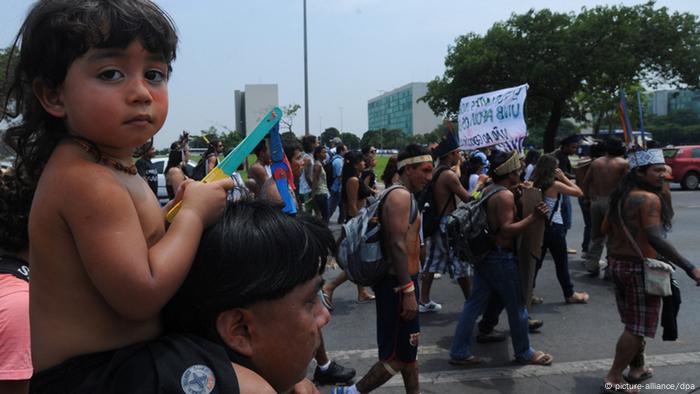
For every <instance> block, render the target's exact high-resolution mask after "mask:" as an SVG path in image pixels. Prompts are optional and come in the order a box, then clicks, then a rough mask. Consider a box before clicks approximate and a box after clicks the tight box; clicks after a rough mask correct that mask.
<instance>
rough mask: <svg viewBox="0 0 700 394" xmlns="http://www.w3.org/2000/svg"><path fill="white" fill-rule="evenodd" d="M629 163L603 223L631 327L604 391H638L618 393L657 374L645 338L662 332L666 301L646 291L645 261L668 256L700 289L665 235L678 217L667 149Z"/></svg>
mask: <svg viewBox="0 0 700 394" xmlns="http://www.w3.org/2000/svg"><path fill="white" fill-rule="evenodd" d="M628 160H629V166H630V172H629V173H628V174H627V175H625V176H624V178H623V179H622V181H621V182H620V184H619V185H618V187H617V189H616V190H615V191H614V192H613V193H612V194H611V195H610V205H609V207H610V208H609V211H608V216H607V217H606V220H605V221H604V223H603V226H604V229H605V231H606V232H607V235H608V237H609V242H608V245H609V250H608V264H609V267H610V271H611V274H612V279H613V282H614V283H615V299H616V301H617V309H618V312H619V313H620V317H621V319H622V322H623V323H624V325H625V328H624V331H623V332H622V335H620V338H619V340H618V341H617V344H616V346H615V358H614V360H613V364H612V366H611V368H610V370H609V371H608V373H607V375H606V376H605V378H604V384H603V385H602V387H601V392H604V393H619V392H638V391H637V390H631V389H629V390H620V389H619V387H620V386H617V388H618V389H617V390H615V389H616V387H615V385H620V384H623V383H639V382H641V381H643V380H645V379H648V378H651V377H652V376H653V374H654V371H653V370H652V369H651V368H649V367H648V366H647V365H646V363H645V359H644V348H645V340H644V338H645V337H648V338H653V337H654V335H655V334H656V328H657V325H658V320H659V311H660V308H661V297H659V296H654V295H649V294H646V292H645V290H644V268H643V265H644V263H643V259H644V258H647V257H648V258H657V257H658V255H662V256H663V257H664V258H666V259H667V260H669V261H670V262H672V263H674V264H675V265H676V266H677V267H678V268H680V269H681V270H683V271H685V273H686V274H687V275H688V276H689V277H690V278H691V279H692V280H694V281H695V282H696V284H697V285H698V286H700V269H698V268H696V267H695V266H694V265H693V264H691V262H690V261H688V259H686V258H685V257H683V256H681V255H680V253H679V252H678V251H677V250H676V248H675V247H674V246H673V245H672V244H671V243H670V242H669V241H668V240H667V239H666V238H665V237H664V235H665V233H666V231H668V230H669V229H670V228H671V216H672V213H671V208H670V204H669V203H667V202H666V201H665V198H664V195H663V193H662V190H663V183H664V176H665V175H666V169H665V162H664V157H663V153H662V151H661V149H649V150H641V151H637V152H633V153H631V154H629V156H628ZM628 366H629V368H630V369H629V371H628V373H627V375H625V376H624V377H623V372H624V371H625V369H626V368H627V367H628ZM611 387H612V388H611Z"/></svg>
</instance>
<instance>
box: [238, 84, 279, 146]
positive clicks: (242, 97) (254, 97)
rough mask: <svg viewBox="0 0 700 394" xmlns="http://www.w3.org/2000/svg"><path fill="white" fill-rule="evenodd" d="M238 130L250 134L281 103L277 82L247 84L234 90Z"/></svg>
mask: <svg viewBox="0 0 700 394" xmlns="http://www.w3.org/2000/svg"><path fill="white" fill-rule="evenodd" d="M234 96H235V105H236V130H237V131H240V132H242V133H243V135H248V132H250V131H252V130H253V129H254V128H255V126H257V125H258V123H259V122H260V120H262V118H263V117H265V115H267V113H268V112H270V110H271V109H272V108H274V107H276V106H278V105H279V104H278V103H279V96H278V94H277V84H256V85H245V86H244V91H240V90H236V91H235V92H234Z"/></svg>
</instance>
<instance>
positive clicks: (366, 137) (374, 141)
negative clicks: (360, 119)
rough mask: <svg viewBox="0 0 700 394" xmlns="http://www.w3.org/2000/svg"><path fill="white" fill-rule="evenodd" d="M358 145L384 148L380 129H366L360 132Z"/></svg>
mask: <svg viewBox="0 0 700 394" xmlns="http://www.w3.org/2000/svg"><path fill="white" fill-rule="evenodd" d="M360 146H374V147H376V148H384V140H383V138H382V132H381V131H380V130H367V131H365V133H364V134H362V138H361V139H360Z"/></svg>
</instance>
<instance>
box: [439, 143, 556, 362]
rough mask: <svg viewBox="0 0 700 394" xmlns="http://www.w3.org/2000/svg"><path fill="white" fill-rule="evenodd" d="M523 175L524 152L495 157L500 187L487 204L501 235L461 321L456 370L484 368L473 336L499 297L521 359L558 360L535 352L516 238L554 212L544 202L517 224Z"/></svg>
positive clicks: (477, 275) (478, 272)
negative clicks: (515, 191) (483, 314)
mask: <svg viewBox="0 0 700 394" xmlns="http://www.w3.org/2000/svg"><path fill="white" fill-rule="evenodd" d="M521 170H522V165H521V163H520V158H519V157H518V152H512V153H506V152H497V153H495V154H494V155H493V157H492V160H491V173H490V175H492V178H493V182H494V183H493V184H492V185H490V186H488V187H487V188H486V189H484V192H483V194H484V195H486V194H489V193H493V194H492V195H491V197H490V198H489V199H488V200H487V201H485V202H484V203H485V204H486V212H487V217H488V227H489V229H497V230H495V231H492V233H493V234H495V236H494V241H493V245H492V248H491V251H490V252H489V254H488V255H487V256H486V258H485V260H484V261H483V262H482V263H480V264H479V265H477V266H476V267H475V269H474V289H473V291H472V294H471V297H469V299H467V301H465V303H464V308H463V309H462V313H461V314H460V316H459V321H458V323H457V328H456V329H455V335H454V338H453V339H452V347H451V348H450V359H449V363H450V364H453V365H461V366H472V365H477V364H479V363H480V362H481V360H480V359H479V357H478V356H476V355H474V354H473V353H472V349H471V347H472V331H473V330H474V325H475V323H476V319H477V318H478V316H479V315H480V314H481V312H482V311H483V310H484V308H485V307H486V304H487V302H488V301H489V299H490V298H491V297H492V295H494V294H495V295H498V297H499V298H500V299H501V300H502V302H503V304H504V305H505V308H506V311H507V312H508V325H509V327H510V333H511V340H512V343H513V350H514V353H515V359H516V360H517V361H518V362H520V363H523V364H535V365H549V364H551V363H552V361H553V359H554V358H553V357H552V355H551V354H547V353H545V352H542V351H535V350H534V349H533V348H532V347H531V346H530V337H529V333H528V317H529V316H528V312H527V307H526V305H525V302H524V300H523V292H522V286H521V284H520V272H519V270H518V266H517V257H516V255H515V238H516V237H517V235H518V234H521V233H523V232H525V231H527V230H528V228H529V227H530V225H532V224H533V223H535V222H536V221H541V220H545V218H546V217H547V214H548V211H549V210H548V208H547V205H546V204H545V203H544V202H540V203H539V204H538V205H537V206H536V209H535V212H533V213H532V214H530V215H528V216H527V217H525V218H523V219H522V220H518V219H517V209H516V204H515V195H514V194H513V192H512V191H511V189H514V188H516V186H517V185H518V184H519V183H520V173H521ZM492 191H493V192H492ZM482 198H483V197H482Z"/></svg>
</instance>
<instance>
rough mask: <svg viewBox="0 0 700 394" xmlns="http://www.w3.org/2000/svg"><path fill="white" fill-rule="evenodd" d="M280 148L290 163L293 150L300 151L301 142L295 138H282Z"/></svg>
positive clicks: (292, 157)
mask: <svg viewBox="0 0 700 394" xmlns="http://www.w3.org/2000/svg"><path fill="white" fill-rule="evenodd" d="M282 150H283V151H284V155H285V156H287V160H289V163H290V164H291V162H292V160H293V159H294V152H296V151H301V144H300V143H299V141H297V140H296V139H295V140H283V141H282Z"/></svg>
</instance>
